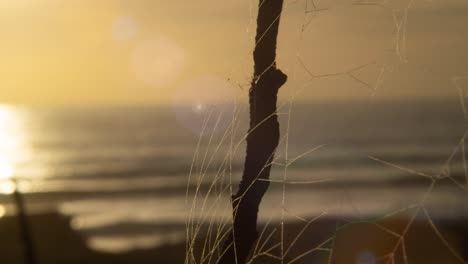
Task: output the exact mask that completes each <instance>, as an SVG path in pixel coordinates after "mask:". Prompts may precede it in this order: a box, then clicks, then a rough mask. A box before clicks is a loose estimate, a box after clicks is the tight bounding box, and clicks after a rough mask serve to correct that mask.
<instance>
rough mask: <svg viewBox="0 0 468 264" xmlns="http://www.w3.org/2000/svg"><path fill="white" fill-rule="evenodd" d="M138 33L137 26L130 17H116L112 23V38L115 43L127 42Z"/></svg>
mask: <svg viewBox="0 0 468 264" xmlns="http://www.w3.org/2000/svg"><path fill="white" fill-rule="evenodd" d="M137 33H138V25H137V23H136V22H135V20H134V19H133V18H132V17H129V16H121V17H117V18H116V19H115V20H114V22H113V23H112V36H113V38H114V39H115V40H117V41H128V40H131V39H133V38H134V37H135V36H136V35H137Z"/></svg>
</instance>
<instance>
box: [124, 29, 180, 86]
mask: <svg viewBox="0 0 468 264" xmlns="http://www.w3.org/2000/svg"><path fill="white" fill-rule="evenodd" d="M184 64H185V54H184V51H183V49H182V48H181V47H180V46H179V45H178V44H177V43H175V42H174V41H172V40H170V39H168V38H166V37H162V36H160V37H156V38H151V39H148V40H145V41H143V42H141V43H138V44H137V45H136V47H135V49H134V50H133V53H132V69H133V71H134V72H135V75H136V77H137V79H139V80H140V81H142V82H144V83H146V84H148V85H152V86H155V87H160V86H164V85H168V84H170V83H172V82H173V81H174V80H176V79H177V77H178V76H179V74H180V73H181V72H182V70H183V68H184Z"/></svg>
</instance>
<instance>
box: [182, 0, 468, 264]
mask: <svg viewBox="0 0 468 264" xmlns="http://www.w3.org/2000/svg"><path fill="white" fill-rule="evenodd" d="M417 2H418V1H415V0H395V1H392V0H382V1H371V0H362V1H331V0H330V1H326V0H324V1H318V0H315V1H314V0H290V1H285V3H284V8H283V15H285V14H287V13H288V12H289V11H290V10H291V9H293V8H294V7H297V6H302V9H303V10H302V17H303V18H302V24H301V28H300V34H299V36H298V39H297V42H296V46H297V48H296V57H295V58H294V59H295V64H294V69H293V70H292V72H288V75H289V78H290V79H289V80H290V81H291V80H292V81H294V80H295V79H299V77H298V75H299V74H300V72H305V73H306V74H307V75H308V80H307V81H305V82H304V83H302V84H301V86H300V87H298V88H296V90H295V92H294V94H293V95H292V96H290V97H289V98H288V99H287V100H283V101H281V102H280V103H279V105H278V110H277V114H278V116H279V117H280V120H282V122H281V126H282V129H283V131H282V136H281V138H280V144H279V147H278V149H277V152H276V154H275V158H274V160H273V162H272V164H271V165H273V167H274V168H275V170H272V176H271V179H270V180H269V181H270V182H271V185H270V186H273V187H270V188H277V189H276V190H279V193H280V196H281V197H280V204H278V205H277V207H278V209H279V217H278V216H277V215H274V214H271V215H270V216H269V217H263V218H262V217H260V218H261V222H262V223H261V224H260V227H259V234H260V235H259V238H258V240H257V241H256V242H255V244H254V247H253V249H252V252H251V257H250V260H249V263H282V264H283V263H288V264H289V263H366V264H367V263H368V264H370V263H384V264H394V263H404V264H408V263H440V262H437V261H438V260H437V259H434V260H431V258H432V257H431V256H432V255H431V253H433V252H425V255H424V256H419V258H414V256H412V255H411V254H410V253H409V252H410V251H411V250H413V249H412V246H414V245H415V244H416V245H418V247H423V246H422V245H423V242H424V241H418V242H416V243H415V242H414V239H415V238H414V237H417V238H418V239H420V240H424V239H425V236H426V235H427V236H433V237H434V238H435V239H436V240H437V241H438V244H437V245H438V249H437V250H440V251H444V252H446V254H445V255H444V256H446V257H447V256H449V259H448V258H446V259H442V261H444V262H445V263H467V261H466V260H465V259H464V258H463V256H462V253H461V248H460V247H461V246H460V245H459V244H457V242H456V239H453V238H452V237H450V236H447V234H446V232H445V231H443V230H441V229H440V228H439V223H438V220H437V219H436V218H435V217H434V216H433V215H432V214H433V213H437V212H432V210H431V208H430V206H428V203H429V202H433V201H434V200H437V199H438V198H439V196H437V195H436V193H437V192H436V190H437V188H439V186H440V183H444V184H445V183H446V182H449V183H450V186H451V188H452V189H453V190H452V189H451V191H453V192H457V194H458V196H457V197H467V192H468V165H467V164H466V149H465V148H466V141H465V140H466V138H467V135H468V130H465V131H464V133H462V134H461V135H460V136H459V140H458V143H456V144H455V145H454V146H453V150H452V151H451V153H450V155H449V156H448V157H446V159H445V161H444V162H443V164H442V166H441V167H440V168H439V170H438V171H436V172H430V173H428V172H425V171H424V170H420V169H419V168H413V167H411V166H407V165H405V164H399V163H395V162H392V161H390V160H387V159H385V158H383V157H381V155H379V154H378V153H375V152H374V153H372V152H371V153H367V155H366V156H367V160H368V161H370V162H373V163H375V164H378V165H381V166H382V167H385V168H387V169H391V170H395V171H400V172H404V173H405V174H407V175H411V176H413V177H416V178H421V179H422V180H424V181H425V185H424V186H425V187H424V188H423V190H422V192H421V194H420V195H418V199H416V200H414V201H409V202H408V203H406V204H401V205H400V206H399V207H398V208H396V209H393V210H390V211H387V212H385V213H381V214H380V215H379V216H377V217H362V218H359V219H356V218H351V219H349V218H347V217H346V216H339V215H333V216H332V215H331V214H332V212H333V209H332V208H326V209H325V210H323V211H322V212H320V213H316V214H314V215H310V214H309V215H303V214H301V213H297V212H294V210H293V209H291V208H290V206H289V203H288V201H289V199H290V197H294V196H293V192H294V189H292V190H291V189H290V188H291V186H293V187H295V186H304V188H306V189H307V188H311V192H313V190H316V189H313V186H315V185H320V184H323V183H333V182H335V181H336V180H337V179H336V178H335V177H326V178H318V179H317V178H311V179H310V180H303V179H302V180H296V179H295V178H291V177H290V169H291V168H294V166H295V165H296V164H297V163H298V162H300V161H301V160H302V159H304V158H306V157H309V156H312V155H314V153H315V152H318V151H323V150H325V149H327V148H329V147H330V146H333V145H336V144H339V142H321V143H320V144H317V145H314V146H311V147H310V148H309V149H308V150H306V151H304V152H302V153H299V154H297V153H295V154H293V153H292V152H291V149H290V148H291V146H290V141H291V137H292V136H294V135H293V131H292V126H291V124H292V122H294V118H293V113H294V107H295V103H296V101H297V98H300V97H301V95H302V94H303V92H304V90H305V89H308V88H310V86H311V85H313V82H314V81H317V80H321V79H326V78H335V77H343V78H347V79H349V81H351V82H354V83H355V84H356V85H358V86H360V87H363V89H365V91H366V94H367V97H368V102H369V104H371V103H373V102H374V98H375V96H376V95H377V93H378V92H379V91H380V90H381V89H382V87H383V84H384V83H388V82H390V81H391V79H390V78H391V73H392V72H393V71H395V70H397V69H399V68H401V67H402V66H405V67H412V68H416V67H418V66H415V65H408V63H409V61H410V60H409V58H408V52H407V47H406V43H407V29H408V18H409V16H410V14H411V10H412V8H413V7H414V5H415V4H416V3H417ZM262 3H264V2H262ZM262 3H261V4H262ZM338 8H342V9H343V8H344V9H345V10H351V9H356V8H360V9H365V8H374V9H382V10H384V11H385V12H387V13H388V14H389V16H390V17H391V18H392V23H393V24H394V33H393V37H392V39H391V40H389V42H390V44H391V46H392V47H393V48H392V49H390V50H383V53H384V54H386V55H385V56H380V57H376V58H373V59H371V60H370V61H367V62H364V63H362V62H359V63H357V64H355V65H353V66H352V67H349V68H347V69H345V70H340V71H336V72H329V73H315V72H314V71H313V70H312V69H311V68H310V67H309V66H308V64H307V63H306V61H305V60H304V59H303V58H302V54H303V50H302V48H301V45H300V44H301V42H303V41H304V35H305V34H310V33H309V29H310V28H311V27H314V19H316V18H317V17H318V16H327V13H328V12H331V11H333V10H336V9H338ZM250 10H251V14H250V16H251V18H250V23H249V25H247V26H246V32H247V33H249V34H248V37H251V39H252V41H253V39H254V36H253V34H252V33H253V32H254V31H255V30H252V28H254V27H255V21H256V18H255V15H256V7H255V3H251V9H250ZM279 38H281V30H280V35H279ZM260 41H261V40H260ZM257 44H258V43H257ZM250 60H251V58H250V54H246V57H245V59H244V61H245V62H246V64H248V63H249V61H250ZM237 67H239V66H233V71H234V70H236V68H237ZM280 68H281V67H280ZM369 69H371V70H372V72H373V73H374V74H373V76H370V78H369V76H367V77H363V76H365V74H362V72H363V71H366V70H369ZM418 70H422V71H425V72H427V73H430V71H429V70H428V69H426V68H424V67H423V66H421V67H420V68H418ZM229 80H230V82H231V83H232V84H233V86H236V87H241V88H242V89H243V90H244V91H246V90H247V89H248V88H249V81H250V80H249V79H248V78H246V80H232V79H229ZM447 80H448V81H450V82H452V85H453V87H452V89H454V90H455V91H456V92H457V95H458V97H459V102H460V106H459V108H460V111H461V112H462V113H463V115H464V122H468V105H467V101H466V100H467V99H468V74H467V75H461V76H447ZM216 109H217V108H216V106H213V107H212V108H211V110H207V113H206V119H205V122H204V124H203V129H202V131H201V133H200V136H199V141H198V145H197V148H196V150H195V151H194V155H193V161H192V166H191V170H190V175H189V183H188V186H187V193H186V203H187V205H188V208H189V216H188V218H187V223H186V227H187V228H186V261H185V263H187V264H188V263H217V261H218V260H219V257H220V256H221V255H222V254H223V251H222V246H223V242H224V240H225V239H226V237H227V236H228V234H229V233H230V232H231V228H232V225H231V224H232V216H231V214H232V208H231V206H230V203H229V199H230V197H231V196H232V194H233V193H235V190H236V188H237V184H238V182H239V180H240V179H239V177H240V175H239V168H237V167H236V166H237V165H236V162H235V161H236V159H239V157H242V155H243V153H244V151H243V150H244V148H245V144H244V142H245V139H246V137H247V135H246V134H245V127H244V126H245V124H246V123H248V119H247V112H248V107H247V106H245V105H236V106H235V109H234V111H233V113H225V112H219V111H217V110H216ZM361 114H362V113H359V112H357V113H355V115H354V117H353V118H351V119H350V120H348V122H347V124H346V125H347V126H349V127H351V126H352V125H353V123H354V120H356V119H358V118H359V116H360V115H361ZM226 119H228V120H230V123H229V125H228V127H227V129H225V130H223V131H222V132H219V130H220V129H219V124H220V122H221V120H226ZM318 129H319V128H318ZM456 159H461V160H462V170H463V177H459V176H458V175H457V174H456V173H454V172H453V170H452V166H453V163H454V161H455V160H456ZM241 160H242V159H241ZM267 165H270V164H265V166H267ZM278 171H282V173H281V175H280V176H279V177H278V175H275V176H274V175H273V174H277V172H278ZM310 173H311V174H314V170H313V169H310ZM317 174H319V172H317ZM193 183H194V184H193ZM193 186H194V187H193ZM277 186H279V187H277ZM309 186H310V187H309ZM318 188H319V187H318ZM270 198H271V197H270V196H266V197H265V198H264V201H263V202H264V203H265V202H266V201H265V200H268V199H270ZM467 198H468V197H467ZM345 202H346V201H345ZM347 203H349V204H348V205H350V206H353V205H352V203H353V202H352V201H348V202H347ZM311 206H313V205H311ZM356 210H357V209H356ZM260 211H262V207H261V209H260ZM260 213H262V212H260ZM330 218H332V219H334V221H331V222H332V223H333V225H332V228H329V226H328V227H327V228H324V230H320V228H321V227H320V226H323V223H324V222H326V221H327V219H330ZM395 219H404V220H395ZM291 222H294V223H295V225H294V228H289V227H288V225H289V224H290V223H291ZM395 223H397V224H395ZM420 226H424V227H425V228H426V229H424V230H425V231H426V233H420V229H421V227H420ZM290 229H291V230H290ZM311 230H314V231H311ZM369 230H374V233H378V234H379V235H377V236H376V237H377V240H375V241H373V242H375V243H384V244H385V245H386V246H385V247H383V248H380V250H378V253H371V252H366V251H364V252H360V253H359V254H360V255H357V257H356V256H355V255H352V254H351V255H352V256H354V257H356V258H353V259H349V256H348V255H346V253H343V252H342V251H343V248H347V247H348V248H353V244H356V243H357V244H359V242H357V241H355V240H359V239H361V238H362V237H365V236H366V233H362V232H370V231H369ZM355 231H356V232H357V235H358V236H359V235H360V234H362V237H357V236H356V235H355V236H352V234H355V233H353V232H355ZM360 232H361V233H360ZM412 232H413V233H414V232H416V235H414V234H412ZM349 234H351V236H350V235H349ZM310 236H316V238H315V239H313V240H312V242H310V243H309V244H307V242H305V241H304V240H307V239H305V238H308V237H310ZM462 236H463V235H462ZM350 237H351V238H352V239H350ZM363 239H364V238H363ZM384 240H385V242H382V241H384ZM432 250H434V248H432ZM465 250H466V249H465ZM417 252H420V250H419V251H417ZM340 255H343V256H342V257H340ZM351 255H350V256H351ZM413 258H414V260H413ZM312 260H313V261H312ZM422 260H424V262H422ZM430 261H433V262H430Z"/></svg>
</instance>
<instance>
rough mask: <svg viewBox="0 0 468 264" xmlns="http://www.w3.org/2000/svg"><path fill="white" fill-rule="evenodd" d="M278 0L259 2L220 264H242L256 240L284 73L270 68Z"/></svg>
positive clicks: (273, 62)
mask: <svg viewBox="0 0 468 264" xmlns="http://www.w3.org/2000/svg"><path fill="white" fill-rule="evenodd" d="M282 8H283V0H259V9H258V17H257V32H256V38H255V40H256V46H255V49H254V53H253V58H254V77H253V79H252V83H251V87H250V90H249V104H250V126H249V131H248V133H249V134H248V136H247V151H246V158H245V163H244V172H243V175H242V180H241V182H240V184H239V189H238V191H237V193H236V194H235V195H234V196H233V197H232V206H233V220H234V221H233V231H232V232H231V234H230V236H229V237H228V239H227V240H226V241H225V244H224V249H226V251H225V254H224V255H223V256H222V257H221V259H220V263H222V264H234V263H237V264H244V263H245V262H246V260H247V257H248V255H249V253H250V250H251V248H252V245H253V243H254V242H255V241H256V240H257V238H258V233H257V215H258V208H259V205H260V202H261V200H262V197H263V195H264V194H265V192H266V191H267V189H268V186H269V182H268V181H258V180H257V179H269V177H270V169H271V161H272V160H273V158H274V153H275V150H276V148H277V147H278V142H279V133H280V131H279V123H278V116H277V114H276V102H277V95H278V90H279V88H280V87H281V86H282V85H283V84H284V83H285V82H286V80H287V76H286V75H285V74H284V73H283V72H281V71H280V70H279V69H277V68H276V43H277V36H278V27H279V21H280V16H281V12H282Z"/></svg>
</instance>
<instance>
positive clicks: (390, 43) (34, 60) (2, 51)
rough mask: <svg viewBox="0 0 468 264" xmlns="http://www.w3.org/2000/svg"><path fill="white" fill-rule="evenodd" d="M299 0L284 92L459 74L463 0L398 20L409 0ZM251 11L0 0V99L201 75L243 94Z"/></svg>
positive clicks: (106, 90) (104, 94) (161, 83)
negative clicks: (370, 2)
mask: <svg viewBox="0 0 468 264" xmlns="http://www.w3.org/2000/svg"><path fill="white" fill-rule="evenodd" d="M306 1H308V3H307V8H308V9H312V8H313V6H312V4H311V3H312V2H311V1H310V0H294V1H293V0H289V1H285V7H284V14H283V17H282V21H281V28H280V36H279V47H278V64H279V66H280V67H281V68H282V69H283V70H284V71H286V72H287V73H288V75H289V76H290V79H289V82H288V84H287V85H286V86H285V87H284V88H283V89H282V90H281V96H283V97H288V96H290V95H292V94H295V93H297V92H299V94H300V97H301V98H303V99H304V98H305V99H318V100H322V99H330V98H331V99H334V98H340V99H341V98H363V97H369V96H372V95H374V96H375V97H377V98H389V97H391V98H394V97H408V96H412V97H414V96H416V97H422V96H425V97H427V96H429V97H434V96H437V97H440V96H455V95H456V90H455V89H454V87H453V86H452V85H451V83H450V78H451V77H454V76H461V75H468V52H466V51H467V48H466V47H468V5H467V4H464V3H463V1H461V0H447V1H444V2H441V1H433V2H429V1H422V0H420V1H418V0H415V1H413V4H412V5H411V6H410V8H409V9H408V17H407V19H406V20H405V19H404V10H405V7H407V5H408V3H409V1H406V0H405V1H404V0H390V1H387V2H388V3H389V4H387V5H385V6H379V5H374V6H356V5H352V3H356V2H359V1H351V0H334V1H332V0H329V1H326V0H323V1H316V2H317V3H318V4H317V8H325V9H327V10H325V11H320V12H315V13H314V12H307V13H305V12H304V11H305V9H306ZM378 2H379V1H376V3H378ZM255 14H256V1H252V0H227V1H214V0H199V1H182V0H170V1H169V0H167V1H154V0H99V1H96V0H0V39H1V41H0V58H1V60H0V102H2V103H18V104H138V103H156V104H161V103H167V102H169V101H171V100H173V99H172V98H173V97H174V95H175V94H177V90H178V89H180V87H187V84H190V83H197V82H196V81H193V80H196V79H197V78H200V77H203V76H209V78H218V79H224V80H226V81H228V82H229V83H230V84H231V86H232V87H231V89H233V92H234V93H236V94H239V95H240V96H242V95H246V89H248V83H249V80H250V74H251V71H252V61H251V51H252V49H253V45H254V41H253V37H254V33H255V32H254V29H255ZM399 24H401V25H402V26H401V27H400V28H398V25H399ZM303 25H307V26H306V27H303ZM302 29H304V30H302ZM396 36H398V38H397V37H396ZM396 39H398V40H399V41H397V40H396ZM397 42H398V44H397ZM360 66H364V67H363V68H359V67H360ZM355 68H359V69H357V70H355V71H353V69H355ZM307 71H309V73H308V72H307ZM310 73H311V74H313V75H328V74H332V76H324V77H320V78H313V79H312V78H311V76H310ZM337 73H341V74H338V75H336V74H337ZM194 89H196V87H194ZM214 89H215V88H214ZM374 89H376V90H375V91H374ZM214 92H215V91H214Z"/></svg>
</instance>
